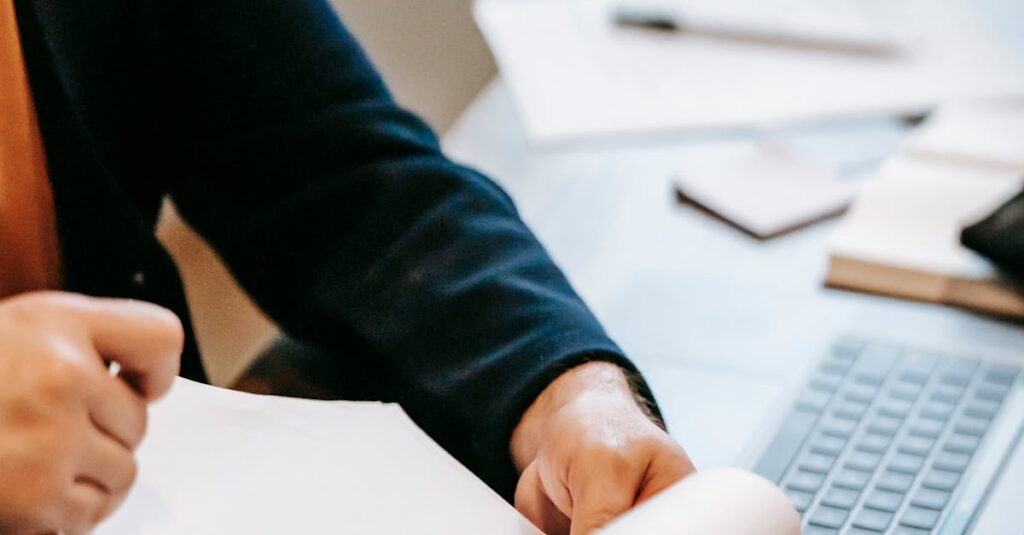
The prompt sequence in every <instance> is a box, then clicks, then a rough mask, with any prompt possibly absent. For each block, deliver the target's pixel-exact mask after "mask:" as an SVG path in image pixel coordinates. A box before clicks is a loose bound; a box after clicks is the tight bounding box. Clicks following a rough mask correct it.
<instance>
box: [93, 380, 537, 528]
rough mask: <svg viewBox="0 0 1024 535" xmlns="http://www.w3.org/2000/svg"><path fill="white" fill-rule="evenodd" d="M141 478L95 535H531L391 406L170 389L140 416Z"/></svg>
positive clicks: (185, 386) (193, 387)
mask: <svg viewBox="0 0 1024 535" xmlns="http://www.w3.org/2000/svg"><path fill="white" fill-rule="evenodd" d="M138 461H139V468H140V472H139V479H138V481H137V482H136V485H135V488H134V489H133V490H132V492H131V494H130V496H129V497H128V500H127V501H126V502H125V504H124V505H123V506H122V507H121V509H120V510H119V511H118V512H117V513H116V514H115V515H114V516H113V517H112V518H111V519H110V520H109V521H108V522H106V523H104V524H103V525H101V526H100V528H99V529H98V530H97V531H96V533H97V535H182V534H186V533H187V534H190V535H205V534H210V535H213V534H218V535H226V534H232V533H239V534H241V533H244V534H248V535H253V534H268V535H269V534H284V533H359V534H371V533H372V534H385V535H387V534H394V535H399V534H410V535H411V534H417V535H469V534H480V533H489V534H497V535H539V534H540V531H539V530H537V529H536V528H535V527H534V526H533V525H532V524H530V522H528V521H527V520H526V519H525V518H524V517H522V516H521V515H519V513H518V512H516V510H515V509H513V508H512V506H510V505H509V504H508V503H506V502H505V501H504V500H502V499H501V497H499V496H498V495H497V494H495V493H493V492H492V491H491V490H490V489H489V488H488V487H487V486H486V485H484V483H483V482H481V481H480V480H479V479H477V478H476V477H475V476H473V474H472V473H470V472H469V471H468V470H466V469H465V468H464V467H463V466H462V465H461V464H459V463H458V462H456V461H455V460H454V459H452V458H451V457H450V456H449V455H448V454H447V453H446V452H445V451H444V450H443V449H441V447H440V446H438V445H437V444H436V443H434V442H433V441H432V440H430V438H429V437H427V435H425V434H424V433H423V432H422V431H420V430H419V428H418V427H416V426H415V424H413V423H412V421H411V420H409V418H408V417H407V416H406V415H405V413H404V412H402V410H401V409H400V408H398V406H397V405H383V404H378V403H349V402H325V401H308V400H301V399H286V398H278V397H271V396H257V395H252V394H243V393H239V392H233V391H230V390H224V389H219V388H214V387H210V386H205V385H201V384H197V383H193V382H189V381H186V380H183V379H179V380H178V381H177V382H176V383H175V385H174V389H173V391H172V392H171V394H170V395H169V396H168V398H167V399H165V400H163V401H161V402H159V403H158V404H157V405H156V406H154V408H153V409H152V410H151V411H150V430H149V433H148V435H147V437H146V439H145V441H144V442H143V444H142V447H141V449H140V450H139V452H138Z"/></svg>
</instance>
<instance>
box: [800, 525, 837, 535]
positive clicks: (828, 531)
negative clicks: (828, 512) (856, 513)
mask: <svg viewBox="0 0 1024 535" xmlns="http://www.w3.org/2000/svg"><path fill="white" fill-rule="evenodd" d="M803 534H804V535H839V530H838V529H832V528H823V527H821V526H807V529H805V530H804V531H803Z"/></svg>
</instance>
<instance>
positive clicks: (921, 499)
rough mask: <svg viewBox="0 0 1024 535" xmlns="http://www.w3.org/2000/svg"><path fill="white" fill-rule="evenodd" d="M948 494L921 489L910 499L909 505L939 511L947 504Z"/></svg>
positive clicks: (942, 491)
mask: <svg viewBox="0 0 1024 535" xmlns="http://www.w3.org/2000/svg"><path fill="white" fill-rule="evenodd" d="M949 496H950V493H949V492H947V491H944V490H937V489H929V488H926V487H921V488H920V489H918V491H917V492H916V493H915V494H914V497H913V498H911V500H910V503H911V504H913V505H916V506H918V507H924V508H926V509H934V510H936V511H941V510H942V509H943V508H945V507H946V504H947V503H949Z"/></svg>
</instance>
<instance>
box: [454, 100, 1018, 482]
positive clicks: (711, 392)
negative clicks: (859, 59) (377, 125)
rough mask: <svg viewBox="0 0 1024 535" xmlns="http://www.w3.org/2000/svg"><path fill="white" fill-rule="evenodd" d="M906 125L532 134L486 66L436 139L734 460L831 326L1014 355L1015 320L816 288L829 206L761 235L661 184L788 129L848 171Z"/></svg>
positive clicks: (678, 411) (674, 409)
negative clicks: (515, 214) (622, 139)
mask: <svg viewBox="0 0 1024 535" xmlns="http://www.w3.org/2000/svg"><path fill="white" fill-rule="evenodd" d="M905 132H906V126H905V125H903V124H902V123H901V122H900V121H897V120H889V119H884V120H864V121H856V122H847V123H837V124H831V125H826V126H816V127H804V128H799V129H788V130H778V131H757V132H748V133H741V134H730V135H717V136H711V137H707V136H705V137H689V138H687V137H678V138H662V139H658V140H657V141H652V142H646V143H636V142H634V143H628V144H627V143H621V144H613V143H609V144H606V145H603V146H596V145H592V146H586V147H577V148H561V149H558V150H537V149H533V148H531V147H530V146H529V145H528V143H527V142H526V140H525V139H524V138H523V135H522V131H521V128H520V126H519V124H518V121H517V118H516V114H515V111H514V105H513V102H512V99H511V98H510V96H509V94H508V92H507V91H506V89H505V88H504V86H503V85H502V84H501V83H500V81H495V82H493V83H492V84H490V85H489V86H488V87H487V88H486V89H485V90H484V91H483V92H482V93H481V95H480V96H479V97H478V98H477V99H476V100H475V101H474V103H473V104H472V105H471V106H470V107H469V109H468V110H467V111H466V112H465V114H464V115H463V116H462V117H461V119H460V120H459V121H458V122H457V123H456V124H455V126H454V127H453V128H452V129H451V130H450V131H449V133H448V135H447V136H445V140H444V141H445V146H446V149H447V151H448V153H449V154H450V155H451V156H452V157H453V158H455V159H457V160H459V161H462V162H465V163H468V164H470V165H472V166H474V167H477V168H478V169H480V170H482V171H484V172H485V173H487V174H488V175H490V176H491V177H493V178H494V179H495V180H496V181H497V182H498V183H500V184H501V185H502V186H503V187H505V188H506V190H507V191H508V192H509V193H510V195H511V196H512V197H513V198H514V199H515V201H516V203H517V205H518V206H519V208H520V211H521V213H522V215H523V218H524V219H525V220H526V221H527V223H529V224H530V225H531V226H532V228H533V229H534V231H535V232H536V233H537V235H538V236H539V238H540V239H541V241H542V242H543V243H544V244H545V245H546V246H547V247H548V249H549V251H550V252H551V254H552V256H553V257H554V258H555V260H556V261H557V262H558V263H559V264H560V265H561V266H562V268H563V269H564V270H565V271H566V273H567V274H568V276H569V278H570V280H572V281H573V283H574V285H575V286H576V288H577V290H578V291H579V292H580V294H581V295H582V296H583V297H584V299H586V300H587V302H588V303H589V304H590V305H591V307H592V308H593V309H594V311H595V313H596V314H597V315H598V316H599V317H600V318H601V320H602V321H603V322H604V323H605V325H606V327H607V328H608V330H609V332H610V333H611V334H612V336H613V337H614V338H616V340H617V341H618V342H619V343H620V344H621V345H622V347H623V348H624V349H625V350H626V351H627V352H628V353H629V355H630V356H631V357H632V358H633V359H634V360H635V361H636V362H637V364H638V365H639V366H640V367H641V369H642V370H644V372H645V374H646V375H647V377H648V380H649V381H650V382H651V384H652V388H653V389H654V391H655V395H656V396H657V397H658V399H659V402H660V404H661V406H662V408H663V410H664V412H665V415H666V419H667V420H668V424H669V427H670V429H671V431H672V433H673V434H674V435H675V436H676V437H677V438H678V439H679V440H680V441H681V442H682V443H683V445H684V447H686V448H687V450H688V451H689V453H690V455H691V456H692V457H693V458H694V460H695V462H696V463H697V464H698V466H699V467H705V468H706V467H712V466H724V465H734V464H742V463H745V462H748V461H749V459H748V458H747V456H748V455H749V453H750V448H751V447H752V445H753V444H755V443H756V442H757V441H756V440H755V439H756V438H758V437H764V436H765V435H766V432H765V431H767V429H766V426H769V425H771V422H772V418H773V415H774V414H776V413H777V412H778V409H779V407H780V404H781V403H784V402H785V401H786V398H787V396H788V395H789V392H790V391H791V390H790V389H789V388H788V387H789V386H790V385H792V384H794V382H795V381H799V380H800V378H801V375H802V374H803V373H804V371H805V369H806V368H807V367H808V366H809V365H811V364H812V363H813V362H814V360H815V358H816V356H817V355H819V354H820V352H821V350H822V349H823V348H824V347H826V346H827V344H828V342H829V341H830V340H832V339H834V338H835V337H837V336H840V335H842V334H848V333H853V334H863V335H867V336H869V337H872V338H875V339H881V340H887V339H889V340H893V341H898V342H901V343H908V344H912V345H915V346H919V347H924V348H932V349H939V350H944V351H947V352H952V353H956V352H973V353H989V354H995V355H1002V356H1014V354H1016V357H1017V358H1021V359H1022V360H1024V354H1022V353H1021V348H1024V329H1022V328H1021V327H1020V326H1019V325H1017V326H1015V325H1011V324H1008V323H1004V322H1000V321H997V320H994V319H991V318H986V317H982V316H978V315H975V314H972V313H969V312H965V311H961V310H955V309H951V308H946V307H942V306H936V305H928V304H918V303H911V302H905V301H899V300H894V299H888V298H882V297H874V296H868V295H860V294H853V293H847V292H840V291H835V290H829V289H825V288H824V287H823V285H822V281H823V280H824V275H825V269H826V265H827V250H826V245H827V239H828V235H829V233H830V232H831V230H832V229H833V228H834V226H835V222H834V221H832V222H827V223H823V224H819V225H816V226H813V227H809V228H806V229H804V230H800V231H797V232H794V233H792V234H789V235H786V236H783V237H780V238H776V239H774V240H771V241H767V242H761V241H757V240H755V239H753V238H750V237H748V236H746V235H744V234H742V233H740V232H739V231H737V230H734V229H733V228H731V227H728V226H726V225H724V224H722V223H720V222H718V221H716V220H714V219H711V218H710V217H709V216H707V215H705V214H704V213H701V212H699V211H697V210H695V209H693V208H689V207H686V206H682V205H680V204H678V203H677V202H676V200H675V196H674V193H673V188H672V183H671V182H672V181H671V177H672V176H673V174H677V173H680V172H684V171H686V170H688V169H693V168H695V167H698V166H700V165H704V164H706V163H708V162H711V163H713V162H716V161H722V160H723V159H727V158H730V157H731V155H735V154H737V151H740V150H743V149H744V148H745V147H749V146H750V144H751V143H756V142H759V141H763V140H779V141H783V142H786V143H790V144H792V145H794V146H795V147H797V148H799V149H801V150H804V151H806V152H807V153H808V154H811V155H812V156H814V157H816V158H819V159H821V160H822V161H825V162H829V163H831V164H833V165H836V166H837V167H839V168H840V169H841V170H842V171H843V172H844V174H845V175H849V176H850V179H851V180H859V179H862V177H863V176H864V175H866V174H867V173H870V172H871V170H872V169H873V168H874V167H875V166H877V163H878V161H879V160H880V159H882V158H884V157H885V156H887V155H889V154H891V153H893V152H895V151H896V150H897V148H898V146H899V143H900V140H901V139H902V137H903V135H904V134H905ZM858 176H859V177H861V178H857V177H858Z"/></svg>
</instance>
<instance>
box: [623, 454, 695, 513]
mask: <svg viewBox="0 0 1024 535" xmlns="http://www.w3.org/2000/svg"><path fill="white" fill-rule="evenodd" d="M696 471H697V470H696V468H694V466H693V463H692V462H691V461H690V458H689V457H688V456H687V455H686V453H685V452H683V451H682V448H678V452H675V453H673V454H669V455H661V456H659V457H658V458H656V459H655V460H654V461H653V462H652V463H651V466H649V467H648V468H647V475H646V476H645V478H644V482H643V484H642V485H641V487H640V493H639V494H638V495H637V498H636V504H637V505H639V504H641V503H643V502H645V501H647V500H648V499H650V498H652V497H654V495H656V494H658V493H659V492H661V491H663V490H665V489H667V488H669V487H671V486H672V485H675V484H676V483H677V482H678V481H679V480H681V479H683V478H684V477H686V476H688V475H690V474H693V473H695V472H696Z"/></svg>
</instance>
